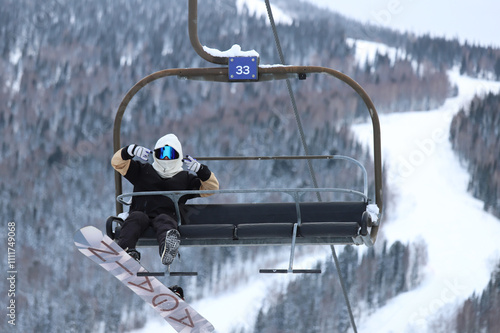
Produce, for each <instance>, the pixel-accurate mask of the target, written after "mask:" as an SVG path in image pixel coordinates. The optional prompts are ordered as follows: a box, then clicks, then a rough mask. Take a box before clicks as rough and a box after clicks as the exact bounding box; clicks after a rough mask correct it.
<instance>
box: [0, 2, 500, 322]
mask: <svg viewBox="0 0 500 333" xmlns="http://www.w3.org/2000/svg"><path fill="white" fill-rule="evenodd" d="M239 3H240V2H236V1H230V0H227V1H216V0H207V1H203V2H202V1H200V6H199V13H198V17H199V25H198V27H199V31H200V39H201V41H202V43H203V44H205V45H208V46H210V47H215V48H218V49H220V50H225V49H229V48H230V47H231V46H232V45H233V44H240V45H241V46H242V48H243V49H255V50H257V51H258V52H259V54H260V56H261V64H274V63H277V62H279V60H278V59H279V58H278V56H277V52H276V48H275V43H274V38H273V35H272V32H271V29H270V27H269V25H268V23H267V21H266V20H265V19H264V18H263V17H261V16H257V15H252V14H251V13H250V12H249V11H248V10H245V9H244V8H245V7H239V6H238V4H239ZM281 3H282V2H281ZM287 3H290V5H289V6H286V7H285V6H283V7H281V10H282V12H283V13H284V15H289V16H290V17H291V18H292V20H291V21H290V20H283V21H282V22H281V23H279V24H278V27H277V28H278V33H279V35H280V38H281V43H282V45H283V51H284V53H285V55H286V61H287V63H290V64H300V65H322V66H327V67H332V68H335V69H338V70H340V71H342V72H345V73H346V74H348V75H351V76H352V77H353V78H355V79H356V80H357V81H358V82H359V83H360V84H361V85H362V86H363V87H365V88H366V89H367V90H368V92H369V94H370V96H372V98H373V100H374V102H375V105H376V106H377V109H378V110H379V112H381V113H390V112H399V111H406V110H408V108H412V109H418V110H422V111H424V110H428V109H430V108H435V107H438V106H440V105H442V103H443V102H444V101H445V100H446V98H447V97H450V96H452V95H454V94H456V89H455V88H454V87H453V85H452V84H450V80H449V78H448V76H447V72H446V69H448V68H450V66H456V65H459V62H460V60H461V55H462V54H465V53H467V54H469V53H473V52H472V48H471V47H470V46H466V45H456V44H454V43H453V41H447V42H446V43H444V45H445V46H443V48H441V47H440V45H441V43H438V42H436V41H434V40H432V39H430V41H429V43H430V45H433V46H432V50H433V52H432V53H426V52H425V51H422V50H420V51H419V47H418V45H421V44H419V41H420V42H422V41H423V40H426V39H425V38H423V39H421V38H420V37H415V36H407V35H399V34H396V33H395V32H391V31H388V30H384V29H375V30H373V35H370V36H368V35H364V36H365V39H367V37H370V40H371V41H372V42H373V41H375V40H376V41H383V42H384V43H385V45H386V49H385V50H383V49H382V48H381V49H380V52H377V55H376V58H375V60H374V61H364V62H358V60H357V58H356V50H357V49H358V48H359V47H361V45H362V43H361V42H355V43H352V41H353V40H357V39H356V37H357V36H358V37H359V36H360V32H361V31H364V27H363V26H362V25H360V24H359V23H356V22H354V21H351V20H348V19H346V18H343V17H341V16H339V15H336V14H332V13H329V12H325V11H324V10H319V9H317V8H314V7H313V6H310V5H308V4H305V3H301V2H300V1H290V2H287ZM278 4H279V3H278V2H277V5H278ZM287 8H288V9H287ZM299 13H302V14H304V15H298V14H299ZM0 22H2V24H1V25H0V102H1V103H0V133H1V136H2V145H1V147H0V174H1V177H0V189H1V191H0V196H1V199H2V200H0V212H1V214H2V216H4V220H5V221H9V222H14V223H15V224H16V230H17V234H16V261H17V266H18V272H19V273H18V275H17V279H18V281H17V284H16V286H17V288H18V289H17V290H16V295H15V299H16V304H17V310H18V312H17V315H18V316H17V325H16V328H17V329H18V330H19V331H23V332H120V331H127V330H131V329H134V328H138V327H141V326H142V325H144V323H145V320H146V317H147V316H148V315H149V312H148V311H149V309H145V308H144V307H143V304H142V301H141V300H140V299H138V298H136V297H135V296H134V295H132V294H131V293H128V292H127V291H126V290H123V288H122V287H121V286H120V285H118V284H117V283H116V281H114V280H113V279H110V278H109V276H108V275H107V273H106V272H104V271H102V270H101V269H100V268H99V267H95V266H94V265H93V264H92V263H91V262H90V261H89V260H87V259H86V258H83V257H82V256H81V255H80V254H79V253H78V251H76V249H75V248H74V246H73V242H72V238H73V234H74V232H75V230H77V229H78V228H80V227H82V226H85V225H95V226H98V227H99V228H101V229H103V227H104V221H105V220H106V218H107V217H108V216H109V215H112V214H114V206H115V199H114V183H113V170H112V168H111V166H110V163H109V160H110V158H111V156H112V154H113V149H112V142H111V141H112V133H111V131H112V127H113V121H114V115H115V112H116V109H117V107H118V105H119V103H120V101H121V99H122V97H123V96H124V95H125V93H126V92H127V91H128V90H129V89H130V87H132V85H133V84H135V83H136V82H137V81H138V80H139V79H141V78H142V77H144V76H146V75H149V74H151V73H152V72H155V71H158V70H161V69H164V68H184V67H196V66H207V67H212V66H214V65H213V64H207V63H206V62H205V61H204V60H202V59H200V58H199V57H198V56H197V55H196V54H195V52H194V51H193V50H192V48H191V46H190V43H189V39H188V34H187V2H186V1H169V2H168V4H166V3H165V1H160V0H151V1H147V2H144V1H139V0H110V1H100V0H87V1H70V0H49V1H36V2H33V1H28V0H16V1H14V0H0ZM358 39H359V38H358ZM450 43H451V44H450ZM358 44H359V46H358ZM424 45H427V44H424ZM450 45H454V46H455V47H456V48H455V49H454V51H455V54H456V55H455V56H453V57H451V58H450V56H445V54H451V53H449V47H450ZM410 46H411V47H410ZM387 47H390V50H396V52H395V54H396V55H394V56H393V55H392V53H391V54H388V53H386V50H387ZM422 47H423V46H422ZM426 47H427V48H428V47H430V46H428V45H427V46H426ZM424 49H425V48H424ZM474 50H475V52H477V53H478V54H483V53H484V54H488V57H493V58H494V57H495V56H496V55H497V52H498V50H491V52H490V51H488V50H487V49H481V48H479V49H474ZM419 52H423V53H425V56H420V57H419V56H417V55H418V53H419ZM488 52H489V53H488ZM457 54H458V55H457ZM457 57H458V58H460V59H459V60H457V59H458V58H457ZM482 57H483V56H481V57H479V58H477V57H472V58H470V59H474V61H476V62H475V63H474V69H475V75H477V76H488V75H489V76H492V75H493V74H490V73H493V69H492V67H491V62H490V61H482V60H481V59H483V58H482ZM497 58H498V57H497ZM466 72H467V70H466ZM292 88H293V90H294V91H295V94H296V98H297V102H298V106H299V110H300V115H301V118H302V121H303V123H304V130H305V132H306V135H307V143H308V145H309V147H310V153H311V154H332V153H338V154H343V155H349V156H354V157H356V158H358V159H359V160H360V161H361V162H363V164H365V165H366V168H367V169H368V170H371V169H372V166H371V157H370V154H369V153H368V152H367V151H366V148H365V147H363V146H362V145H361V144H360V143H358V141H357V139H356V137H355V136H354V135H353V133H352V131H351V124H352V123H353V122H356V121H360V120H362V119H363V118H366V117H367V112H366V110H365V109H364V107H363V105H362V103H360V100H359V98H357V97H356V95H355V94H354V93H353V92H352V91H350V89H347V88H346V87H345V86H344V85H341V84H339V83H338V82H335V81H332V82H329V81H327V80H326V79H325V78H324V77H313V76H311V77H310V78H308V79H307V80H306V81H298V80H297V81H292ZM166 132H175V133H177V134H178V136H179V137H180V139H181V141H182V142H183V147H184V152H186V153H189V154H192V155H194V156H200V155H205V156H228V155H244V156H245V155H247V156H248V155H291V154H303V151H302V148H301V144H300V140H299V137H298V135H297V130H296V125H295V120H294V118H293V115H292V113H291V106H290V101H289V97H288V91H287V88H286V85H285V84H284V82H267V83H262V84H261V83H259V84H255V85H245V84H242V83H237V84H231V85H228V84H220V83H214V84H212V83H207V82H199V81H186V80H178V79H177V78H172V79H171V80H164V81H158V82H155V83H153V84H151V85H150V86H148V87H147V88H145V89H144V90H143V91H141V92H140V93H139V94H138V95H137V96H136V97H135V98H134V100H133V101H132V102H131V104H130V107H129V110H127V113H126V114H125V117H124V119H123V128H122V144H123V145H126V144H129V143H137V144H141V145H144V146H149V147H151V146H152V145H153V144H154V142H155V141H156V140H157V139H158V137H160V136H162V135H164V134H165V133H166ZM210 167H211V169H213V170H214V171H215V172H216V174H217V177H218V178H219V180H220V182H221V185H222V187H223V188H273V187H309V186H311V183H312V182H311V181H310V178H309V174H308V172H307V166H306V165H305V164H304V163H295V164H292V163H288V162H286V163H284V162H277V161H276V162H273V161H255V162H249V163H247V162H244V163H241V162H238V163H237V162H234V163H227V162H213V163H210ZM314 168H315V170H316V173H317V175H318V178H319V179H320V180H321V184H320V186H325V185H328V186H330V185H332V184H335V186H338V187H355V188H359V187H360V185H359V184H360V182H361V178H360V175H359V174H358V173H357V172H355V170H352V168H349V167H348V166H346V165H344V164H341V163H337V162H331V161H322V162H317V163H315V164H314ZM371 181H372V180H370V182H371ZM125 190H130V187H129V186H128V185H126V186H125ZM386 195H387V198H388V199H387V200H386V201H387V202H388V204H387V207H388V208H389V207H390V205H391V200H390V198H391V188H390V187H389V186H388V187H386ZM216 200H219V201H221V202H238V201H245V202H246V201H270V200H282V198H274V197H272V198H269V197H252V198H248V197H241V196H238V197H231V198H228V197H224V196H220V197H218V198H217V199H216ZM388 214H390V213H389V212H388ZM391 246H392V244H388V248H389V249H390V248H392V247H391ZM407 246H408V247H407ZM412 246H413V245H411V244H408V245H407V244H403V245H402V246H396V248H397V249H398V251H396V250H394V251H396V253H393V255H394V256H396V257H397V256H399V255H403V254H404V255H407V256H408V257H409V258H415V256H416V253H413V252H412V251H413V250H411V248H412ZM408 249H410V250H408ZM270 251H271V250H270V249H267V248H265V249H259V248H250V249H233V248H229V249H225V248H223V249H220V248H210V249H208V248H202V249H186V250H184V251H183V258H185V259H184V260H183V262H182V263H179V264H178V265H179V268H180V269H182V268H185V269H189V270H194V269H196V270H198V271H199V272H200V276H199V277H198V279H197V280H196V281H195V282H192V280H182V279H180V280H179V281H176V282H179V283H183V284H187V285H188V286H189V288H187V290H189V297H190V298H191V299H192V300H193V301H196V300H197V299H202V298H204V297H206V296H207V295H213V293H215V292H216V291H220V290H225V289H226V286H227V285H230V284H231V283H232V284H233V285H234V286H235V287H236V286H238V285H242V284H244V282H245V279H246V278H245V276H247V275H248V274H246V272H245V271H244V270H243V268H242V270H243V273H241V272H242V271H238V272H237V273H234V274H227V275H225V273H220V272H225V271H226V268H227V267H231V266H236V263H235V260H234V259H233V258H234V256H241V260H243V261H248V262H251V261H252V260H254V259H255V258H256V257H258V256H260V257H263V256H264V254H266V253H268V252H270ZM276 251H278V250H276ZM408 251H409V252H408ZM155 252H156V250H155V249H144V250H143V257H144V258H145V259H144V264H145V265H146V266H148V267H157V265H158V261H157V257H156V253H155ZM346 253H349V252H346ZM388 253H391V251H389V252H388ZM370 255H372V254H370ZM372 256H373V255H372ZM356 258H358V259H359V260H361V261H363V259H360V258H363V257H362V256H359V257H356ZM346 260H354V257H346ZM365 260H368V259H365ZM372 260H373V262H377V260H389V259H387V258H386V257H385V256H381V257H380V258H378V257H377V258H373V259H372ZM415 260H416V259H415ZM368 261H369V260H368ZM417 261H418V260H417ZM421 262H425V260H421ZM193 263H195V264H194V265H195V267H192V266H190V267H188V266H189V265H190V264H191V265H193ZM6 265H7V263H6V262H4V263H2V266H1V267H2V269H3V271H4V272H6V271H7V267H6ZM346 265H347V264H346ZM350 265H351V266H350ZM347 266H349V267H352V269H353V270H363V269H367V268H366V267H362V266H360V267H356V268H354V266H352V264H349V265H347ZM406 267H407V268H408V269H410V271H405V272H402V273H401V274H403V275H404V276H408V274H410V275H411V271H412V270H413V268H412V266H411V265H410V266H406ZM415 270H416V271H417V272H419V270H418V269H417V268H415ZM399 280H400V279H399ZM417 280H418V279H417ZM417 280H416V281H417ZM410 282H411V283H407V284H405V285H404V286H403V287H401V286H399V287H398V286H389V285H387V290H388V292H387V297H388V298H389V297H393V296H395V294H396V293H397V292H396V291H404V290H408V289H410V288H412V287H413V286H414V284H415V283H416V282H415V281H413V282H412V281H411V279H410ZM381 283H382V282H381ZM384 283H386V282H384ZM5 284H6V280H5V279H3V281H2V286H5ZM360 297H361V296H360ZM382 298H383V296H380V295H377V297H376V298H375V299H376V302H377V303H380V304H382V303H383V302H385V300H383V299H382ZM0 300H1V302H2V304H7V302H8V296H7V294H6V293H4V294H3V295H2V296H1V298H0ZM9 328H10V327H9Z"/></svg>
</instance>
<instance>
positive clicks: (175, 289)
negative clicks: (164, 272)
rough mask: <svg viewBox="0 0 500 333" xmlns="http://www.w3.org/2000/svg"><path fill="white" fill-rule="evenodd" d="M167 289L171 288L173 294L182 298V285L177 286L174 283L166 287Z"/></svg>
mask: <svg viewBox="0 0 500 333" xmlns="http://www.w3.org/2000/svg"><path fill="white" fill-rule="evenodd" d="M168 289H170V290H172V292H173V293H174V294H176V295H177V296H179V298H181V299H182V300H184V290H183V289H182V287H179V286H178V285H175V286H170V287H168Z"/></svg>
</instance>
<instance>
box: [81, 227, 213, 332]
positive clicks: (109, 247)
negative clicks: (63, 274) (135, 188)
mask: <svg viewBox="0 0 500 333" xmlns="http://www.w3.org/2000/svg"><path fill="white" fill-rule="evenodd" d="M75 245H76V246H77V247H78V250H79V251H80V252H82V253H83V254H84V255H85V256H87V257H89V258H90V259H91V260H92V261H94V262H95V263H97V264H99V265H100V266H101V267H103V268H104V269H106V270H107V271H108V272H110V273H111V274H113V275H114V276H115V277H116V278H117V279H118V280H120V281H121V282H122V283H123V284H124V285H126V286H127V287H128V288H129V289H131V290H132V291H133V292H135V293H136V294H137V295H138V296H140V297H141V298H142V299H143V300H144V301H146V302H147V303H149V304H150V305H151V306H152V307H153V308H154V309H155V310H156V311H157V312H158V313H159V314H160V315H161V316H162V317H163V318H164V319H165V320H166V321H167V322H168V323H169V324H170V325H171V326H172V327H173V328H174V329H175V330H176V331H177V332H182V333H189V332H192V333H194V332H200V333H203V332H213V331H214V327H213V326H212V324H210V322H209V321H208V320H206V319H205V318H204V317H202V316H201V315H200V314H199V313H197V312H196V310H194V309H193V308H191V307H190V306H189V304H188V303H186V302H185V301H183V300H182V299H180V298H178V297H177V295H176V294H174V293H173V292H172V291H171V290H170V289H168V288H167V287H166V286H165V285H163V284H162V283H161V282H160V281H159V280H158V279H156V278H155V277H150V276H137V273H138V272H147V271H146V269H145V268H144V267H142V266H141V264H140V263H139V262H137V261H136V260H135V259H133V258H132V257H130V256H129V255H128V254H127V253H126V252H125V251H124V250H123V249H121V248H120V247H119V246H118V244H116V243H115V242H114V241H113V240H112V239H111V238H109V237H108V236H106V235H103V233H102V232H101V231H100V230H99V229H97V228H95V227H90V226H89V227H84V228H82V229H80V230H79V231H78V232H77V233H76V234H75Z"/></svg>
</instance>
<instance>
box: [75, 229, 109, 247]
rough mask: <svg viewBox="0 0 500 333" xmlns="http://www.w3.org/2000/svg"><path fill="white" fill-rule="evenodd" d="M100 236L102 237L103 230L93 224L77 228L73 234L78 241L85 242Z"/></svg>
mask: <svg viewBox="0 0 500 333" xmlns="http://www.w3.org/2000/svg"><path fill="white" fill-rule="evenodd" d="M99 238H102V231H101V230H99V229H97V228H96V227H94V226H91V225H89V226H86V227H83V228H81V229H79V230H77V231H76V232H75V235H74V236H73V239H74V241H75V242H76V243H85V242H86V240H88V239H99Z"/></svg>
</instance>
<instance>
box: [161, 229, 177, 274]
mask: <svg viewBox="0 0 500 333" xmlns="http://www.w3.org/2000/svg"><path fill="white" fill-rule="evenodd" d="M180 244H181V235H180V234H179V231H177V229H170V230H169V231H167V235H166V237H165V242H164V243H163V247H162V248H160V255H161V262H162V264H163V265H167V266H170V265H171V264H172V262H173V261H174V259H175V257H176V256H177V252H178V251H179V245H180Z"/></svg>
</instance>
